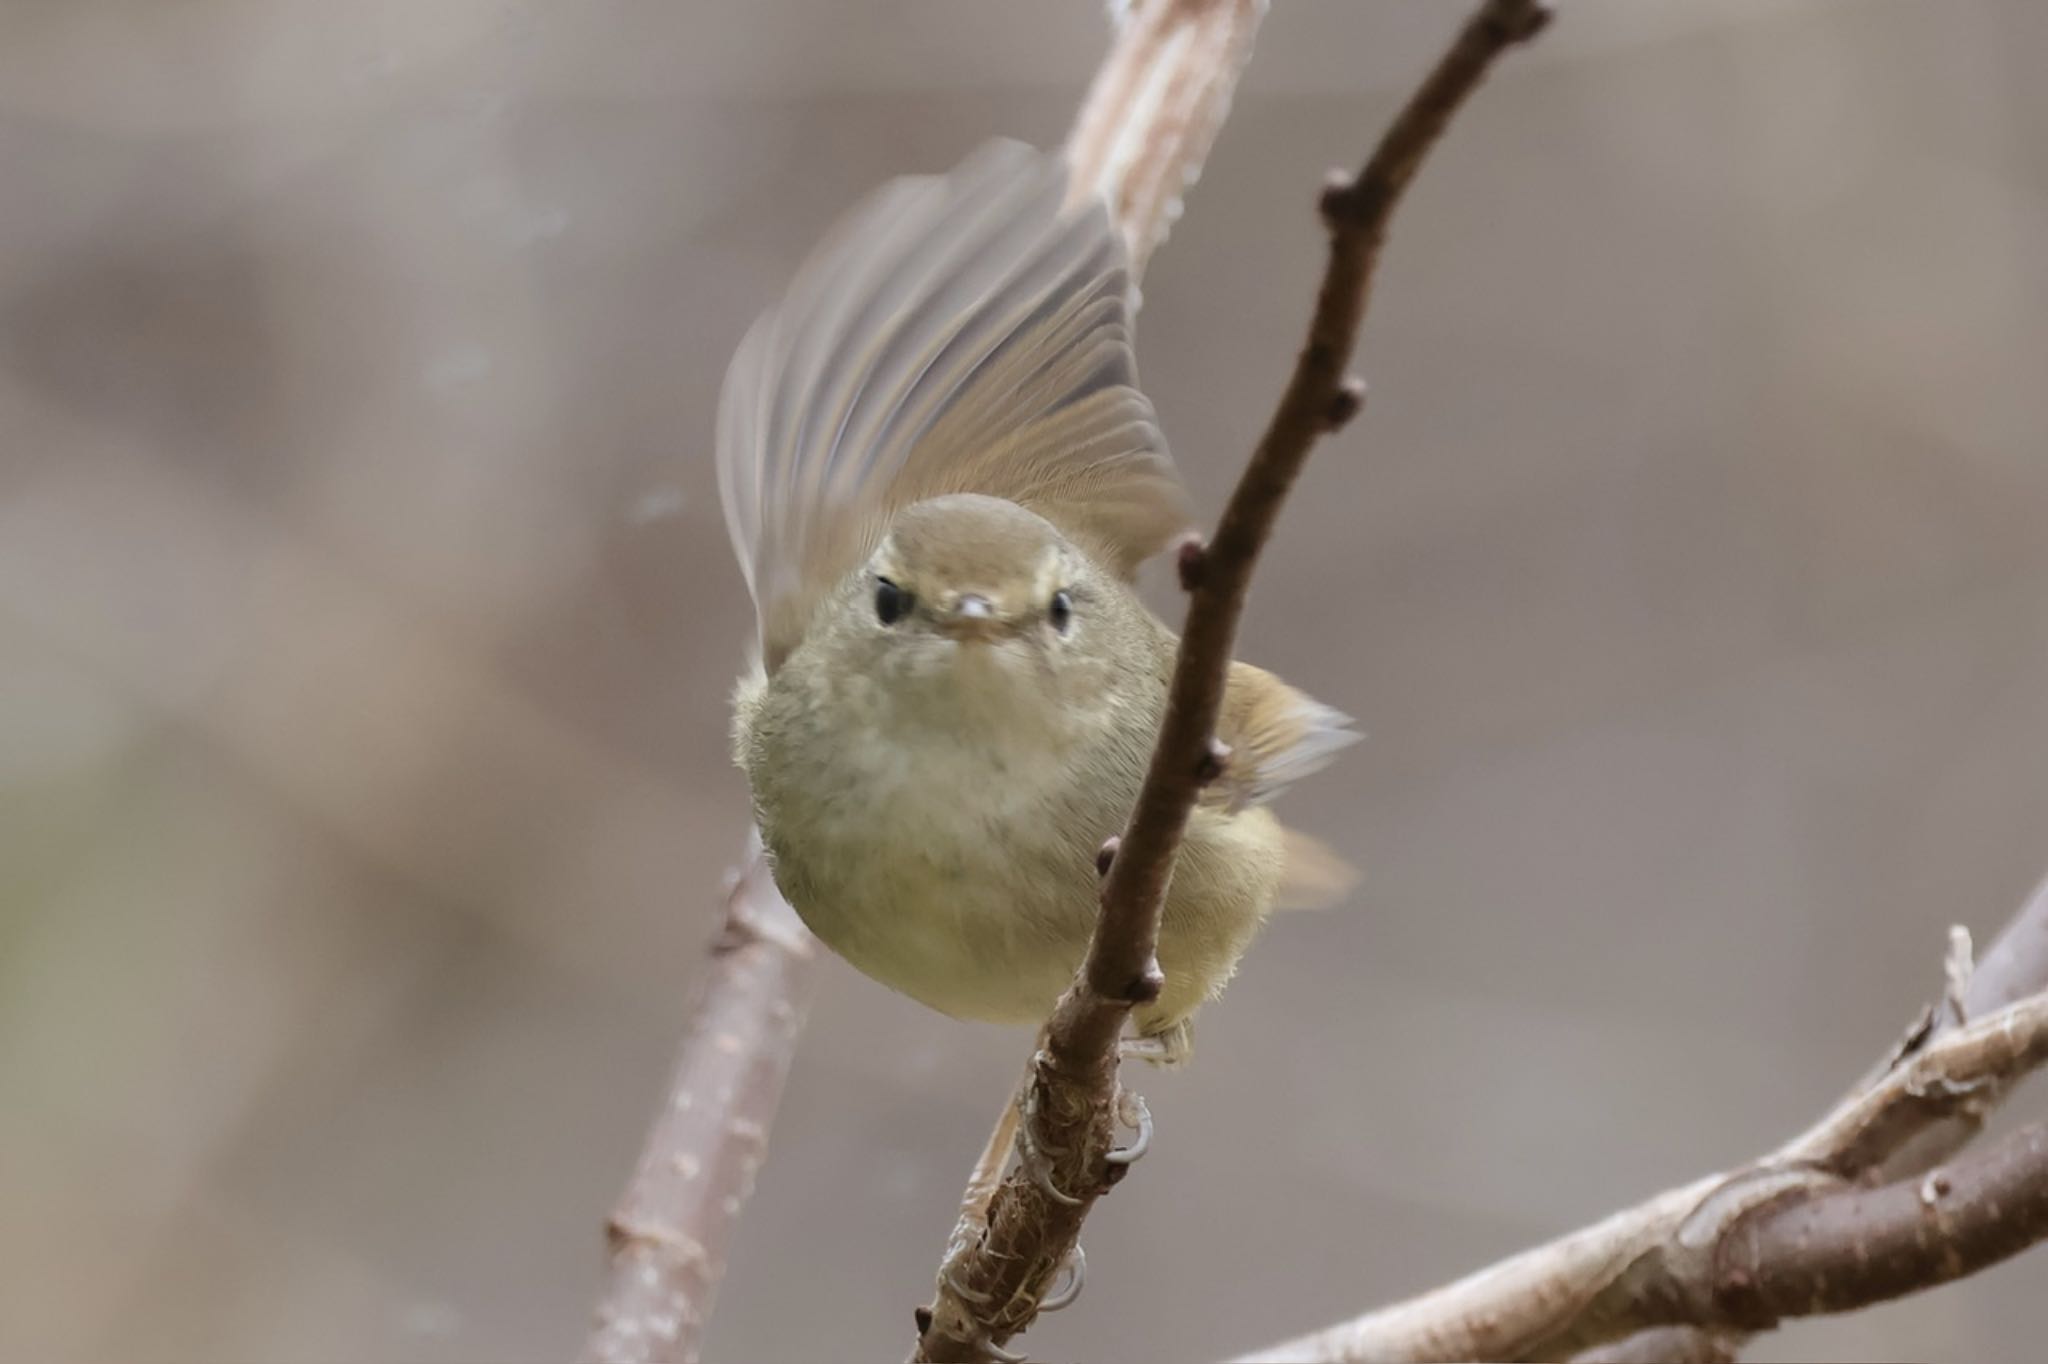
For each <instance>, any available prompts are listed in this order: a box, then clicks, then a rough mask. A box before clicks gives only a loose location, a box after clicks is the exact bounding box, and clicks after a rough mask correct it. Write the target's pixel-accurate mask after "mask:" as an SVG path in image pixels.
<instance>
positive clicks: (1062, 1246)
mask: <svg viewBox="0 0 2048 1364" xmlns="http://www.w3.org/2000/svg"><path fill="white" fill-rule="evenodd" d="M1548 15H1549V11H1548V9H1547V8H1546V7H1545V6H1544V5H1542V4H1540V3H1538V2H1537V0H1485V3H1483V4H1482V5H1481V6H1480V8H1479V10H1478V12H1477V13H1476V14H1475V15H1474V16H1473V17H1472V18H1471V19H1470V20H1469V21H1468V22H1467V23H1466V25H1465V26H1464V28H1463V29H1462V30H1461V31H1460V32H1459V34H1458V36H1457V38H1456V39H1455V40H1454V41H1453V43H1452V45H1451V47H1450V49H1449V50H1448V51H1447V52H1446V53H1445V55H1444V56H1443V58H1442V59H1441V60H1439V62H1438V63H1437V66H1436V68H1435V69H1434V70H1433V71H1432V72H1431V73H1430V74H1429V76H1428V77H1427V78H1426V79H1425V80H1424V81H1423V83H1422V85H1421V86H1420V87H1419V88H1418V89H1417V91H1416V92H1415V94H1414V95H1413V96H1412V97H1411V98H1410V99H1409V101H1408V103H1407V105H1406V106H1405V107H1404V108H1403V109H1402V110H1401V112H1400V114H1399V115H1398V116H1397V117H1396V118H1395V120H1394V123H1393V126H1392V127H1391V128H1390V129H1389V130H1388V131H1387V133H1386V135H1385V136H1384V137H1383V138H1382V139H1381V141H1380V144H1379V147H1378V149H1377V150H1376V151H1375V152H1374V153H1373V156H1372V159H1371V160H1370V161H1369V162H1367V164H1366V167H1365V169H1364V171H1363V172H1362V173H1361V174H1360V175H1358V176H1357V177H1356V178H1355V179H1352V178H1348V177H1347V178H1343V179H1333V181H1332V182H1331V183H1330V184H1329V185H1328V186H1326V187H1325V189H1324V191H1323V195H1322V200H1321V207H1322V215H1323V219H1324V223H1325V225H1326V226H1327V227H1328V229H1329V234H1330V252H1329V260H1328V264H1327V265H1326V267H1325V271H1324V276H1323V283H1322V288H1321V290H1320V292H1319V294H1318V296H1317V300H1316V307H1315V313H1314V316H1313V318H1312V320H1311V322H1310V324H1309V333H1308V341H1307V344H1306V345H1305V346H1304V347H1303V349H1302V351H1301V354H1300V356H1299V357H1298V359H1297V361H1296V365H1295V370H1294V374H1293V377H1292V378H1291V379H1290V380H1289V382H1288V385H1287V388H1286V391H1285V393H1284V394H1283V395H1282V397H1281V400H1280V405H1279V407H1278V409H1277V410H1276V411H1275V413H1274V415H1273V418H1272V421H1271V423H1270V424H1269V425H1268V427H1267V429H1266V432H1265V435H1264V436H1263V437H1261V439H1260V441H1259V444H1258V447H1257V448H1256V449H1255V450H1254V451H1253V453H1252V457H1251V459H1250V461H1249V463H1248V464H1247V465H1246V467H1245V471H1244V474H1243V476H1242V477H1241V478H1240V479H1239V481H1238V485H1237V489H1236V491H1235V492H1234V493H1232V495H1231V498H1230V501H1229V504H1228V505H1227V506H1226V508H1225V509H1224V513H1223V517H1222V520H1221V522H1220V523H1219V525H1218V527H1217V531H1216V535H1215V538H1214V539H1213V540H1211V541H1210V543H1209V545H1208V546H1207V548H1206V550H1204V549H1202V548H1200V547H1193V548H1192V549H1191V552H1189V553H1185V554H1184V555H1183V557H1182V564H1181V567H1182V581H1183V582H1184V583H1185V584H1187V586H1188V588H1189V594H1190V601H1189V605H1188V615H1187V624H1186V629H1185V631H1184V633H1183V635H1182V639H1181V646H1180V653H1179V657H1178V659H1177V661H1176V663H1175V666H1174V674H1173V681H1172V684H1171V689H1170V692H1169V695H1168V701H1167V709H1166V716H1165V719H1164V721H1163V723H1162V724H1161V727H1160V734H1159V739H1158V743H1157V746H1156V747H1155V749H1154V751H1153V756H1152V763H1151V766H1150V769H1149V770H1148V771H1147V773H1146V776H1145V784H1144V786H1143V788H1142V789H1141V791H1140V792H1139V796H1138V801H1137V805H1136V807H1135V808H1134V809H1133V811H1132V813H1131V818H1130V821H1129V823H1128V824H1127V825H1126V826H1125V828H1124V832H1123V834H1122V836H1121V842H1120V844H1119V846H1118V848H1117V851H1116V854H1115V856H1114V858H1113V859H1112V860H1111V861H1110V865H1109V869H1108V875H1107V877H1106V879H1105V882H1104V885H1103V891H1102V916H1101V919H1100V920H1099V921H1098V923H1097V925H1096V931H1095V934H1094V936H1093V939H1092V940H1091V942H1090V944H1089V949H1088V955H1087V958H1086V959H1085V960H1084V961H1083V963H1082V966H1081V970H1080V972H1079V974H1078V975H1077V977H1076V979H1075V981H1074V984H1073V985H1072V986H1071V987H1069V988H1068V990H1067V992H1066V993H1065V994H1064V995H1062V996H1061V997H1060V1001H1059V1003H1058V1004H1057V1005H1056V1006H1055V1008H1054V1010H1053V1015H1052V1020H1051V1022H1050V1024H1049V1025H1048V1027H1047V1035H1046V1042H1045V1046H1044V1048H1043V1049H1042V1050H1041V1052H1040V1053H1039V1059H1038V1061H1037V1062H1036V1064H1035V1066H1034V1070H1035V1074H1034V1076H1033V1077H1032V1080H1031V1084H1032V1097H1033V1106H1034V1110H1035V1126H1036V1132H1035V1134H1034V1135H1035V1138H1036V1140H1037V1142H1038V1145H1039V1147H1040V1149H1041V1150H1042V1151H1044V1152H1046V1153H1047V1155H1048V1156H1049V1157H1050V1159H1049V1162H1048V1163H1049V1167H1050V1171H1049V1172H1050V1174H1051V1177H1052V1180H1053V1182H1054V1183H1055V1184H1056V1185H1057V1186H1058V1187H1059V1188H1061V1189H1063V1190H1065V1191H1066V1194H1067V1195H1068V1197H1066V1198H1061V1197H1056V1196H1055V1195H1054V1194H1053V1193H1052V1192H1051V1191H1049V1190H1047V1189H1046V1188H1045V1187H1043V1185H1042V1184H1041V1183H1040V1182H1038V1181H1036V1180H1034V1179H1033V1178H1032V1177H1031V1176H1030V1175H1029V1174H1027V1173H1025V1172H1024V1171H1022V1170H1018V1171H1016V1172H1013V1173H1012V1174H1011V1175H1010V1176H1008V1177H1007V1178H1006V1179H1005V1180H1004V1181H1003V1183H1002V1184H1001V1186H1000V1187H999V1188H998V1189H997V1191H996V1195H995V1198H994V1201H993V1203H992V1204H991V1206H990V1211H989V1220H988V1227H987V1231H986V1233H985V1234H984V1236H983V1237H982V1238H981V1239H980V1241H979V1242H971V1241H970V1242H968V1243H967V1244H964V1245H962V1246H960V1247H959V1249H958V1250H957V1251H956V1253H953V1254H950V1255H948V1257H947V1259H946V1263H945V1264H944V1265H943V1266H942V1268H941V1271H940V1275H939V1286H938V1295H937V1299H936V1301H935V1302H934V1304H933V1305H932V1307H931V1308H929V1309H926V1310H925V1311H923V1312H921V1313H920V1314H919V1324H920V1330H919V1339H918V1348H917V1353H916V1355H915V1358H917V1359H920V1360H976V1359H982V1358H986V1357H988V1354H989V1346H990V1345H991V1344H994V1345H996V1346H998V1347H1000V1346H1001V1345H1002V1343H1003V1342H1005V1341H1007V1340H1008V1339H1009V1338H1010V1337H1011V1336H1013V1335H1015V1334H1017V1333H1018V1332H1019V1331H1022V1330H1023V1329H1024V1328H1025V1327H1026V1326H1028V1325H1029V1324H1030V1323H1031V1321H1032V1320H1033V1319H1034V1318H1035V1317H1036V1316H1037V1314H1038V1310H1039V1307H1038V1305H1039V1303H1040V1301H1041V1300H1042V1299H1043V1297H1044V1294H1045V1291H1046V1288H1047V1286H1048V1284H1049V1282H1050V1280H1051V1278H1052V1276H1053V1275H1054V1274H1055V1273H1056V1272H1057V1271H1058V1269H1059V1267H1060V1265H1061V1264H1063V1263H1064V1262H1065V1260H1066V1258H1067V1257H1068V1255H1069V1254H1070V1253H1071V1252H1072V1250H1073V1248H1074V1246H1075V1244H1076V1240H1077V1238H1078V1236H1079V1234H1080V1229H1081V1224H1082V1222H1083V1220H1085V1218H1086V1217H1087V1214H1088V1211H1089V1209H1090V1207H1091V1206H1092V1205H1093V1203H1094V1200H1095V1199H1096V1198H1097V1197H1099V1196H1100V1195H1101V1194H1103V1193H1105V1192H1107V1190H1108V1188H1109V1186H1110V1185H1111V1184H1112V1183H1113V1182H1114V1179H1115V1177H1116V1173H1117V1168H1116V1167H1114V1166H1112V1165H1110V1164H1109V1163H1108V1161H1107V1160H1106V1157H1107V1155H1108V1152H1109V1148H1110V1142H1111V1139H1112V1137H1113V1134H1114V1120H1113V1114H1114V1110H1115V1107H1116V1102H1117V1086H1116V1064H1117V1051H1116V1048H1117V1037H1118V1034H1119V1033H1120V1032H1121V1031H1122V1029H1123V1024H1124V1019H1125V1017H1126V1016H1127V1015H1128V1014H1129V1012H1130V1009H1131V1006H1132V1005H1133V1004H1135V1003H1139V1002H1143V1001H1144V1000H1147V999H1150V998H1153V997H1156V995H1157V993H1158V989H1159V985H1158V981H1159V967H1158V962H1157V959H1156V956H1155V950H1156V946H1157V943H1158V937H1159V915H1160V911H1161V908H1162V906H1163V904H1164V903H1165V898H1166V887H1167V881H1168V879H1169V877H1170V876H1171V874H1172V869H1173V861H1174V856H1175V853H1176V852H1177V851H1178V849H1179V846H1180V840H1181V836H1182V833H1183V832H1184V830H1185V828H1186V825H1187V819H1188V813H1189V811H1190V810H1191V809H1192V808H1193V806H1194V803H1195V800H1196V797H1197V796H1198V795H1199V794H1200V791H1201V788H1202V786H1203V785H1204V784H1205V782H1207V781H1210V780H1213V779H1214V777H1215V776H1216V775H1217V768H1218V763H1217V759H1216V756H1215V752H1214V749H1213V744H1214V739H1213V735H1214V733H1215V727H1216V717H1217V712H1218V709H1219V707H1220V705H1221V702H1222V696H1223V686H1224V680H1225V676H1226V672H1227V670H1228V668H1229V666H1230V661H1231V657H1232V653H1233V648H1234V644H1235V641H1236V635H1237V625H1238V620H1239V618H1240V617H1241V616H1242V614H1243V611H1244V602H1245V595H1246V591H1247V589H1248V587H1249V585H1250V581H1251V574H1252V569H1253V567H1254V565H1255V564H1256V563H1257V561H1258V556H1259V552H1260V550H1261V549H1262V548H1263V547H1264V545H1265V543H1266V540H1267V539H1268V537H1269V536H1270V535H1271V533H1272V529H1273V523H1274V521H1275V520H1276V518H1277V517H1278V515H1279V512H1280V507H1281V504H1282V503H1283V502H1284V501H1285V499H1286V497H1287V493H1288V491H1289V489H1291V488H1292V487H1293V484H1294V480H1295V478H1296V476H1297V475H1298V474H1299V473H1300V471H1301V468H1302V465H1303V463H1304V462H1305V461H1306V460H1307V458H1308V454H1309V451H1310V450H1311V449H1312V448H1313V447H1314V446H1315V443H1316V442H1317V440H1318V439H1320V438H1321V437H1322V436H1323V435H1324V434H1325V433H1327V432H1329V431H1332V430H1334V429H1336V428H1337V427H1338V426H1340V425H1342V424H1343V422H1344V421H1345V420H1346V419H1347V418H1348V417H1349V416H1351V415H1352V413H1353V412H1355V411H1356V409H1357V406H1358V393H1359V390H1358V389H1357V388H1356V387H1355V386H1354V385H1352V384H1350V383H1348V382H1347V380H1346V378H1345V371H1346V367H1347V366H1348V364H1349V362H1350V358H1351V353H1352V349H1353V346H1354V345H1355V343H1356V340H1357V335H1358V328H1359V324H1360V322H1361V321H1362V320H1363V318H1364V315H1365V309H1366V304H1367V301H1368V297H1369V292H1370V285H1371V282H1372V275H1373V269H1374V267H1375V266H1376V265H1377V263H1378V260H1379V251H1380V245H1381V243H1382V242H1383V240H1384V239H1385V235H1386V227H1387V222H1388V219H1389V218H1390V217H1391V216H1392V214H1393V211H1394V208H1395V206H1396V205H1397V204H1398V202H1399V200H1400V197H1401V193H1402V191H1403V190H1404V189H1406V188H1407V185H1408V183H1409V181H1410V180H1411V179H1412V178H1413V177H1414V174H1415V171H1416V169H1417V168H1418V167H1419V166H1420V165H1421V163H1422V159H1423V157H1424V155H1425V154H1426V153H1427V152H1428V151H1429V149H1430V148H1431V147H1432V146H1433V145H1434V144H1435V143H1436V141H1437V139H1438V138H1439V137H1440V136H1441V134H1442V133H1443V130H1444V128H1445V126H1446V125H1447V124H1448V123H1449V121H1450V118H1451V116H1452V114H1454V113H1455V112H1456V111H1457V109H1458V108H1459V107H1460V106H1461V105H1462V104H1463V103H1464V102H1465V99H1466V98H1467V97H1468V96H1469V95H1470V94H1471V93H1472V91H1473V90H1474V89H1475V88H1476V87H1477V86H1478V84H1479V82H1480V80H1481V78H1482V77H1483V76H1484V75H1485V74H1486V72H1487V70H1488V69H1489V68H1490V67H1491V66H1492V64H1493V61H1494V59H1495V58H1497V57H1498V56H1500V54H1501V53H1503V52H1504V51H1506V50H1507V49H1508V48H1509V47H1511V46H1513V45H1515V44H1516V43H1518V42H1522V41H1525V40H1527V39H1529V38H1531V37H1533V36H1535V34H1536V33H1537V32H1538V31H1539V30H1540V29H1541V28H1542V26H1543V24H1544V22H1545V21H1546V19H1547V18H1548Z"/></svg>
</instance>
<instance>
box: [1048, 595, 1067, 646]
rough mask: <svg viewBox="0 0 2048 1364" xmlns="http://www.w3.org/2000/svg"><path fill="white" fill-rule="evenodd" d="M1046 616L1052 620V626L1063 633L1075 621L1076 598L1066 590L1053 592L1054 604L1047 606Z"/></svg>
mask: <svg viewBox="0 0 2048 1364" xmlns="http://www.w3.org/2000/svg"><path fill="white" fill-rule="evenodd" d="M1045 618H1046V619H1047V620H1049V621H1051V622H1052V628H1053V629H1055V630H1057V631H1059V632H1060V633H1061V634H1063V635H1064V634H1065V633H1066V632H1067V627H1068V626H1069V625H1072V624H1073V623H1074V599H1073V597H1071V596H1069V595H1068V594H1067V593H1066V591H1065V590H1061V591H1058V592H1055V593H1053V594H1052V604H1051V605H1050V606H1048V607H1046V608H1045Z"/></svg>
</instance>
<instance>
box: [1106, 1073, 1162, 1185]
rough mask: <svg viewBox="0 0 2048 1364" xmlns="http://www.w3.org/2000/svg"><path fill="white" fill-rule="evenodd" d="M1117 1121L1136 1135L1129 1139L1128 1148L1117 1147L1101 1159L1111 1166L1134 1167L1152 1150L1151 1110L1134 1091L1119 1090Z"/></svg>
mask: <svg viewBox="0 0 2048 1364" xmlns="http://www.w3.org/2000/svg"><path fill="white" fill-rule="evenodd" d="M1116 1117H1117V1121H1118V1122H1120V1123H1122V1124H1123V1125H1124V1126H1126V1127H1128V1128H1130V1129H1131V1130H1132V1131H1133V1132H1135V1133H1137V1135H1136V1136H1135V1137H1133V1138H1131V1144H1130V1145H1129V1146H1119V1147H1117V1148H1116V1149H1115V1150H1113V1151H1111V1152H1110V1153H1109V1154H1108V1155H1106V1156H1104V1157H1103V1159H1104V1160H1106V1161H1108V1162H1109V1163H1110V1164H1111V1165H1122V1166H1125V1167H1126V1168H1128V1167H1130V1166H1132V1165H1136V1164H1137V1163H1138V1162H1139V1161H1141V1160H1143V1159H1144V1158H1145V1153H1146V1152H1147V1151H1149V1150H1151V1149H1152V1110H1151V1109H1150V1108H1147V1107H1146V1106H1145V1096H1144V1095H1142V1094H1139V1093H1137V1092H1136V1091H1134V1090H1129V1089H1125V1090H1119V1091H1118V1093H1117V1096H1116Z"/></svg>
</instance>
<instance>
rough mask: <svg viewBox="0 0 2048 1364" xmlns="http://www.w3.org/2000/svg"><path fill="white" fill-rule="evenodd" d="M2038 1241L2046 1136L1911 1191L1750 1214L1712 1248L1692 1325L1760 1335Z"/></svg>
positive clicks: (2001, 1149)
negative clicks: (1727, 1327) (1726, 1327)
mask: <svg viewBox="0 0 2048 1364" xmlns="http://www.w3.org/2000/svg"><path fill="white" fill-rule="evenodd" d="M2043 1238H2048V1124H2041V1123H2036V1124H2034V1125H2032V1126H2030V1127H2026V1128H2023V1129H2021V1130H2020V1131H2018V1132H2015V1133H2013V1134H2012V1135H2011V1136H2009V1137H2007V1138H2005V1139H2004V1140H2003V1141H2000V1142H1997V1143H1996V1144H1994V1145H1993V1146H1991V1147H1990V1148H1989V1149H1987V1150H1983V1151H1974V1152H1971V1153H1969V1154H1967V1155H1964V1156H1959V1157H1958V1158H1956V1159H1955V1160H1954V1161H1952V1162H1950V1163H1949V1164H1947V1165H1944V1166H1940V1167H1938V1168H1936V1169H1935V1170H1932V1171H1930V1172H1929V1173H1928V1174H1927V1175H1926V1176H1924V1177H1923V1178H1920V1179H1907V1180H1900V1181H1898V1182H1896V1183H1893V1184H1887V1185H1884V1186H1882V1187H1879V1188H1875V1189H1867V1188H1853V1187H1851V1188H1843V1189H1838V1190H1835V1191H1833V1192H1830V1193H1824V1194H1819V1195H1814V1196H1810V1197H1797V1198H1792V1199H1788V1200H1785V1201H1783V1202H1779V1203H1774V1204H1770V1205H1767V1206H1765V1207H1762V1208H1759V1209H1757V1210H1756V1211H1754V1212H1752V1213H1750V1214H1748V1215H1747V1216H1745V1217H1744V1218H1742V1219H1741V1220H1740V1221H1738V1222H1737V1223H1736V1224H1735V1226H1733V1227H1732V1228H1730V1229H1729V1232H1728V1234H1727V1235H1726V1236H1724V1237H1722V1238H1721V1241H1720V1244H1719V1247H1718V1254H1717V1255H1716V1256H1715V1261H1714V1266H1713V1272H1712V1276H1711V1279H1710V1281H1709V1282H1708V1283H1707V1284H1706V1285H1705V1287H1706V1289H1707V1292H1708V1297H1709V1301H1707V1302H1705V1303H1703V1304H1701V1305H1700V1309H1699V1316H1700V1318H1701V1319H1704V1320H1707V1321H1712V1322H1716V1323H1726V1324H1729V1325H1734V1326H1740V1327H1742V1328H1744V1329H1746V1330H1750V1331H1759V1330H1763V1329H1766V1328H1768V1327H1771V1326H1775V1325H1776V1324H1777V1323H1778V1322H1779V1321H1781V1320H1783V1319H1784V1318H1786V1317H1805V1316H1816V1315H1820V1314H1823V1313H1829V1312H1848V1311H1853V1310H1855V1309H1856V1308H1859V1307H1868V1306H1869V1305H1870V1304H1872V1303H1876V1302H1884V1301H1886V1300H1888V1299H1891V1298H1898V1297H1903V1296H1905V1295H1906V1294H1908V1293H1914V1292H1918V1291H1920V1290H1921V1289H1924V1288H1931V1287H1933V1286H1935V1285H1936V1284H1942V1283H1947V1282H1948V1281H1950V1280H1951V1279H1960V1278H1963V1277H1964V1276H1966V1275H1970V1274H1975V1273H1976V1272H1977V1271H1978V1270H1980V1269H1984V1268H1987V1267H1989V1266H1991V1265H1994V1264H1997V1263H1998V1262H1999V1261H2001V1260H2005V1259H2008V1258H2010V1257H2012V1256H2014V1255H2017V1254H2018V1253H2019V1252H2021V1251H2022V1250H2025V1249H2027V1248H2028V1247H2029V1246H2031V1245H2034V1244H2035V1243H2036V1242H2038V1241H2040V1240H2042V1239H2043Z"/></svg>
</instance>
